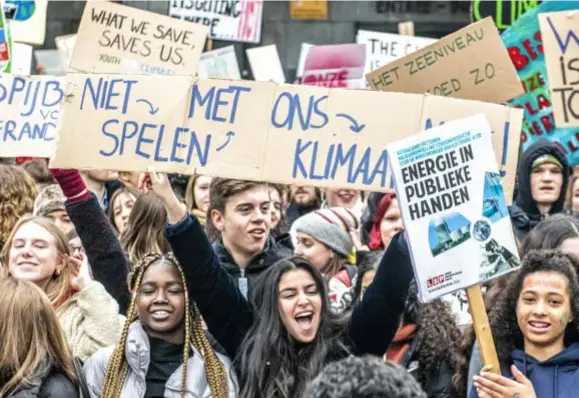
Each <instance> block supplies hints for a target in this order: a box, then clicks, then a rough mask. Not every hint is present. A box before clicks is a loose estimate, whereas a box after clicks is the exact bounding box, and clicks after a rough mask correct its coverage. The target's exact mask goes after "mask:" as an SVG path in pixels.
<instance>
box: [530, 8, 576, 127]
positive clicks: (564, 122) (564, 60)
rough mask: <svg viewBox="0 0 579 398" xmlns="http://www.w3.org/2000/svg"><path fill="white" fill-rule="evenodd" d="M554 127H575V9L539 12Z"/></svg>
mask: <svg viewBox="0 0 579 398" xmlns="http://www.w3.org/2000/svg"><path fill="white" fill-rule="evenodd" d="M539 24H540V26H541V37H542V38H543V48H544V50H545V63H546V66H547V75H548V77H549V79H548V80H549V90H550V91H551V99H552V101H553V111H554V115H555V125H556V126H557V127H579V10H573V11H562V12H561V11H560V12H552V13H544V14H539Z"/></svg>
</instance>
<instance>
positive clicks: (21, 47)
mask: <svg viewBox="0 0 579 398" xmlns="http://www.w3.org/2000/svg"><path fill="white" fill-rule="evenodd" d="M32 50H33V48H32V46H30V45H28V44H24V43H12V55H13V57H12V71H11V73H12V74H13V75H18V76H30V72H31V71H32Z"/></svg>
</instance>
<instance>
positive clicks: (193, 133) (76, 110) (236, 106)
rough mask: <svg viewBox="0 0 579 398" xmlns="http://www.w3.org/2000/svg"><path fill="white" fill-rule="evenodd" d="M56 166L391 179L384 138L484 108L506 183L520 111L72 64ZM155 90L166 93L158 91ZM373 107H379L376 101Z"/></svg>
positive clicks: (315, 179) (375, 185)
mask: <svg viewBox="0 0 579 398" xmlns="http://www.w3.org/2000/svg"><path fill="white" fill-rule="evenodd" d="M68 83H69V84H68V89H67V92H66V101H65V102H64V103H63V118H62V120H61V129H60V136H59V143H58V148H57V150H56V155H55V158H54V159H53V160H52V167H63V168H69V167H71V168H100V167H101V166H102V167H106V168H109V169H118V170H147V167H149V166H151V165H154V166H155V167H156V168H157V169H158V170H160V171H165V172H178V173H184V174H194V173H202V174H208V175H214V176H224V177H229V178H237V179H250V180H259V181H271V182H280V183H281V182H283V183H288V182H292V183H304V184H310V185H316V186H321V187H332V186H350V187H352V188H354V189H362V190H376V191H387V190H388V189H389V185H388V184H387V173H388V170H387V165H388V155H387V153H386V152H385V148H386V145H387V144H388V143H390V142H393V141H396V140H399V139H400V138H404V137H407V136H410V135H412V134H415V133H417V132H419V131H421V130H424V129H425V128H430V127H433V126H437V125H439V124H441V123H443V122H445V121H450V120H453V119H456V118H460V117H465V116H469V115H473V114H476V113H484V114H485V115H486V116H487V118H488V120H489V123H490V125H491V127H492V129H493V131H494V134H493V146H494V148H495V153H496V154H497V160H498V163H499V164H500V165H501V167H502V170H503V174H504V180H503V183H504V185H505V189H506V191H507V192H508V194H509V197H510V195H512V189H513V185H514V177H515V169H516V164H517V156H518V143H519V138H520V134H519V133H520V127H521V119H522V116H521V115H522V112H521V110H519V109H511V108H509V107H506V106H502V105H496V104H488V103H482V102H477V101H467V100H458V99H448V98H443V97H436V96H424V95H418V94H400V93H381V92H376V91H370V90H343V89H328V88H325V87H309V86H297V85H286V84H276V83H271V82H250V81H248V82H246V81H235V82H232V81H225V80H213V79H210V80H204V79H194V78H189V77H186V76H170V77H166V78H164V79H158V78H155V77H154V76H118V75H80V74H78V75H77V74H70V75H68ZM159 92H170V93H172V95H170V96H163V98H162V99H161V98H159V94H158V93H159ZM376 109H379V110H380V112H376Z"/></svg>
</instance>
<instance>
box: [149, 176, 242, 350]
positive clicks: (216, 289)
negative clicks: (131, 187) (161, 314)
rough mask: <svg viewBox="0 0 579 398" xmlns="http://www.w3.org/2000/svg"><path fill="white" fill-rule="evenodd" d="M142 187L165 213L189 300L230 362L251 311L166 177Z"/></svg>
mask: <svg viewBox="0 0 579 398" xmlns="http://www.w3.org/2000/svg"><path fill="white" fill-rule="evenodd" d="M146 178H148V179H149V182H148V183H147V182H144V183H143V184H142V186H143V188H144V190H145V191H146V190H147V188H146V186H147V185H149V186H150V188H151V189H153V190H154V192H155V193H157V195H159V196H160V197H161V199H162V200H163V202H164V203H165V207H166V209H167V218H168V221H169V225H168V227H167V238H168V240H169V243H170V244H171V248H172V250H173V252H174V254H175V256H176V257H177V259H178V260H179V263H180V264H181V266H182V267H183V272H184V274H185V280H186V282H187V291H188V293H189V298H190V299H191V300H192V301H194V302H195V303H196V304H197V307H198V308H199V310H200V311H201V315H202V316H203V319H204V320H205V323H206V324H207V326H208V328H209V331H210V332H211V334H212V335H213V337H215V339H216V340H217V341H218V342H219V344H221V345H222V346H223V348H225V350H227V353H228V355H229V356H231V357H232V358H233V357H235V354H236V352H237V349H238V348H239V346H240V345H241V342H242V341H243V339H244V337H245V335H246V334H247V331H248V330H249V328H250V326H251V324H252V322H253V309H252V308H251V306H250V304H249V302H248V301H247V300H246V299H245V297H243V295H242V294H241V292H240V291H239V289H238V288H237V286H236V285H235V281H234V280H233V278H232V277H231V276H230V275H229V274H228V273H227V272H226V271H225V269H224V268H223V267H222V266H221V264H220V262H219V259H218V258H217V256H216V255H215V253H214V252H213V248H212V247H211V244H210V243H209V240H208V239H207V236H206V235H205V231H204V230H203V228H202V227H201V224H200V223H199V221H198V220H197V219H196V218H195V217H192V216H189V215H188V214H187V210H186V208H185V205H184V204H183V203H181V202H180V201H179V199H178V198H177V196H176V195H175V193H174V192H173V190H172V189H171V186H170V185H169V181H168V179H167V177H166V176H165V175H163V174H156V173H154V172H151V173H148V176H147V177H146Z"/></svg>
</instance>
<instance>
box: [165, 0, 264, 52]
mask: <svg viewBox="0 0 579 398" xmlns="http://www.w3.org/2000/svg"><path fill="white" fill-rule="evenodd" d="M193 4H194V6H193ZM169 15H170V16H172V17H174V18H178V19H181V20H186V21H191V22H195V23H199V24H203V25H205V26H207V27H208V29H209V37H210V38H211V39H214V40H230V41H240V42H245V43H259V42H260V40H261V20H262V18H263V0H241V1H240V0H219V1H204V2H196V3H193V2H191V1H183V0H181V1H171V2H170V7H169Z"/></svg>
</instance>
